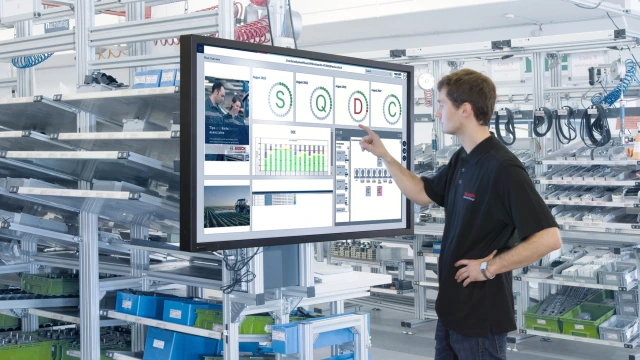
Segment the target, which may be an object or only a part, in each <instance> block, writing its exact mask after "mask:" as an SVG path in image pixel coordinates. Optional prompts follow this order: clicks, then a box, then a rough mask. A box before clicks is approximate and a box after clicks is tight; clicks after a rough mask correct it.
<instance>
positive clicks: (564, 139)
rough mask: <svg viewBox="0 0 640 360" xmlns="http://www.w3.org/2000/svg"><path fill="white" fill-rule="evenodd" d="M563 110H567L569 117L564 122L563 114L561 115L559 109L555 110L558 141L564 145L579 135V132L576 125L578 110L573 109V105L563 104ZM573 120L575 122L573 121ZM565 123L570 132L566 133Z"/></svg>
mask: <svg viewBox="0 0 640 360" xmlns="http://www.w3.org/2000/svg"><path fill="white" fill-rule="evenodd" d="M562 109H563V110H566V112H567V115H566V116H567V119H566V120H565V122H564V124H563V122H562V115H560V113H559V111H556V112H555V115H556V137H557V138H558V141H560V143H561V144H562V145H567V144H569V143H570V142H572V141H573V140H575V139H576V138H577V137H578V132H577V131H576V127H575V125H574V123H575V121H576V112H575V111H574V110H573V108H572V107H571V106H563V107H562ZM572 120H573V122H572ZM563 125H565V126H566V127H567V132H568V134H565V132H564V128H563Z"/></svg>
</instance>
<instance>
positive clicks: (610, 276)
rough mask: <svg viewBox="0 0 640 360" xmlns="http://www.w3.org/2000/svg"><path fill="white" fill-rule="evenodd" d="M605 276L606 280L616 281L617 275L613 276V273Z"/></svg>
mask: <svg viewBox="0 0 640 360" xmlns="http://www.w3.org/2000/svg"><path fill="white" fill-rule="evenodd" d="M605 278H607V280H609V281H616V280H618V277H617V276H615V275H607V276H605Z"/></svg>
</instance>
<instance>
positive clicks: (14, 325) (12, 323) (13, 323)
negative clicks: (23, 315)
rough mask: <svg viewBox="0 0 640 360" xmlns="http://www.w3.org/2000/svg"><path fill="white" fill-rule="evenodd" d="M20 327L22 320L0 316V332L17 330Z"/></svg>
mask: <svg viewBox="0 0 640 360" xmlns="http://www.w3.org/2000/svg"><path fill="white" fill-rule="evenodd" d="M19 327H20V319H19V318H17V317H13V316H9V315H0V330H2V331H9V330H16V329H18V328H19Z"/></svg>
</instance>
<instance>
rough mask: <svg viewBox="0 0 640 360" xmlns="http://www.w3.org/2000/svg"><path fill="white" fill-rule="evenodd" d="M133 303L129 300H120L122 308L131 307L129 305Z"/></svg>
mask: <svg viewBox="0 0 640 360" xmlns="http://www.w3.org/2000/svg"><path fill="white" fill-rule="evenodd" d="M132 305H133V304H132V303H131V300H122V308H123V309H131V306H132Z"/></svg>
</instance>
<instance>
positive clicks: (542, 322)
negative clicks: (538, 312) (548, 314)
mask: <svg viewBox="0 0 640 360" xmlns="http://www.w3.org/2000/svg"><path fill="white" fill-rule="evenodd" d="M536 321H537V322H538V324H540V325H546V324H547V320H542V319H536Z"/></svg>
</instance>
